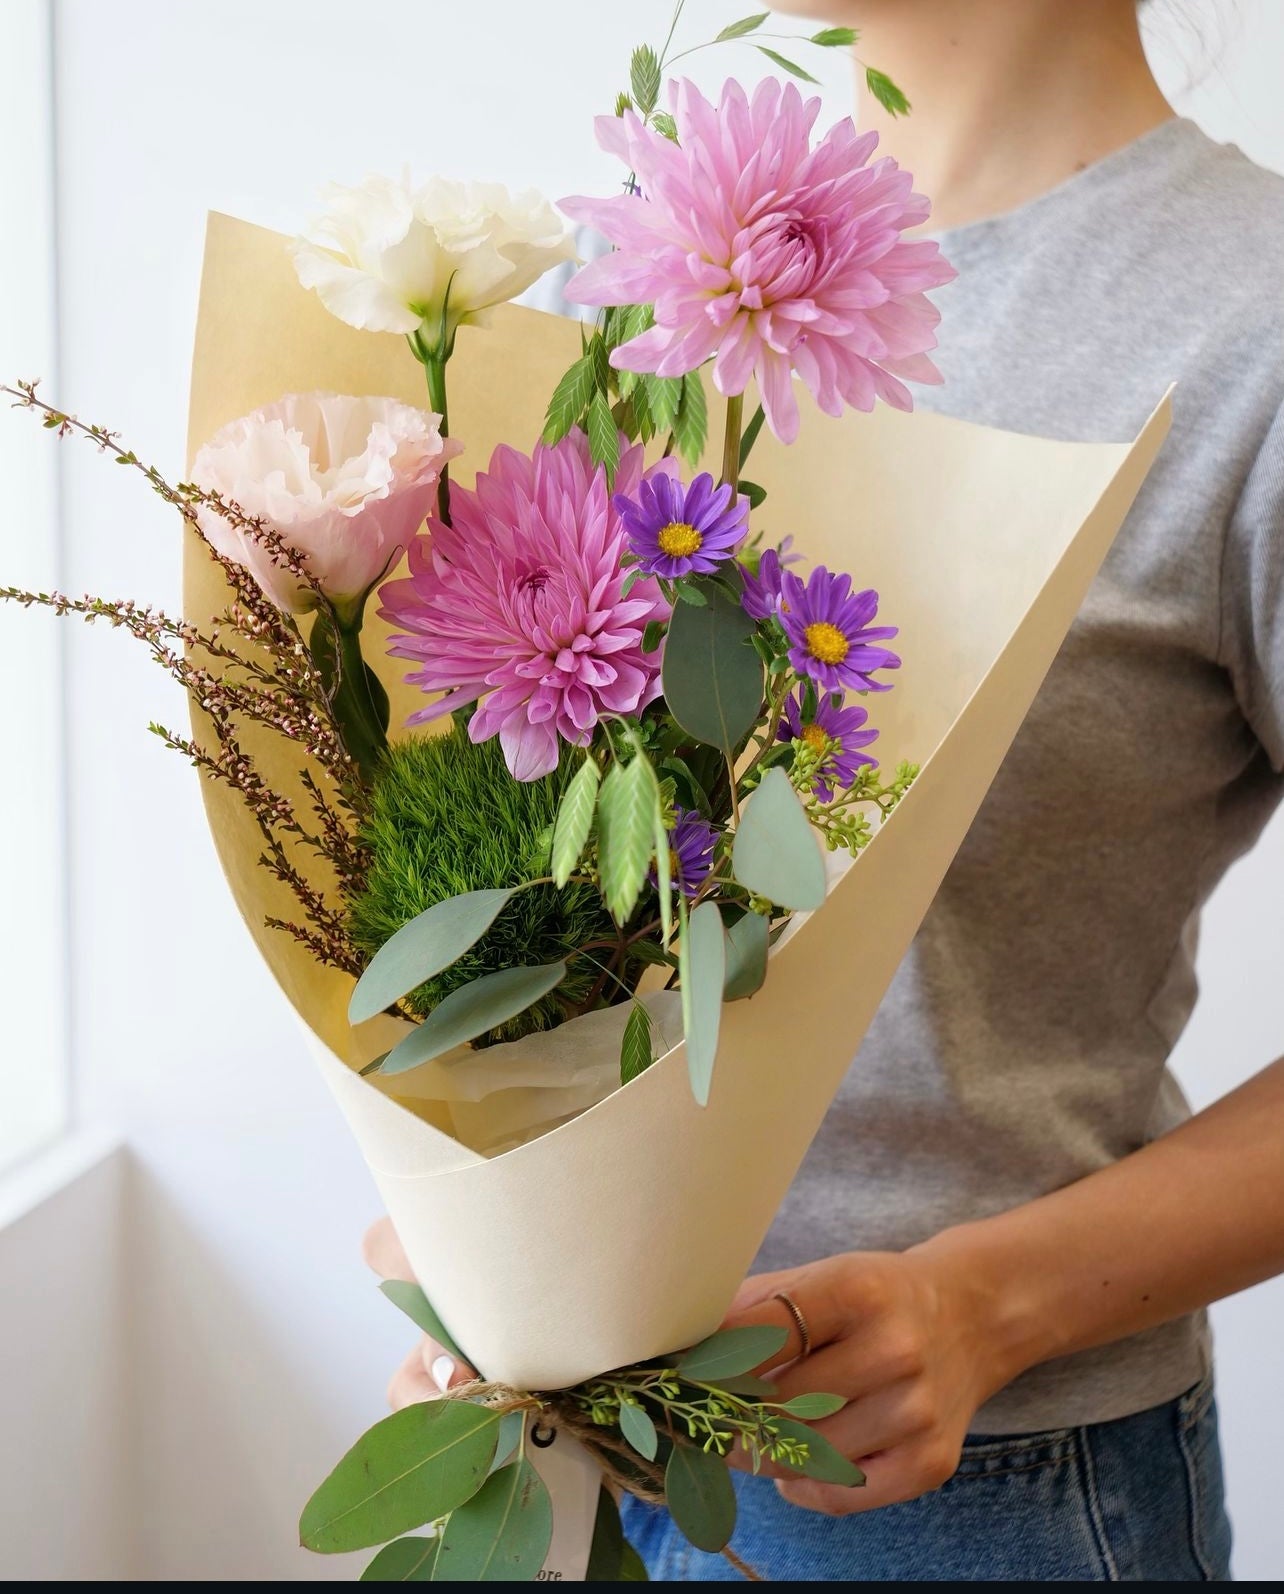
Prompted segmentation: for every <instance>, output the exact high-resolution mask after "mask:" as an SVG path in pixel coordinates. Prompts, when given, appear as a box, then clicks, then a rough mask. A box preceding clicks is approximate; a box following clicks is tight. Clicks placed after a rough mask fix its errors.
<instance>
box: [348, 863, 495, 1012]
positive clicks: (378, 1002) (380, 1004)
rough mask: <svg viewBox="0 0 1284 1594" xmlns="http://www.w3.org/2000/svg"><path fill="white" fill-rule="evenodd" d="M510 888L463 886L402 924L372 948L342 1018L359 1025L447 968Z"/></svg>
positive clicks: (485, 927)
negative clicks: (472, 888)
mask: <svg viewBox="0 0 1284 1594" xmlns="http://www.w3.org/2000/svg"><path fill="white" fill-rule="evenodd" d="M512 894H513V893H512V891H511V890H505V889H500V890H493V891H466V892H465V893H464V894H463V895H462V896H458V897H447V898H446V900H445V901H444V902H437V903H434V904H433V906H432V907H431V908H428V909H426V910H425V911H424V912H423V913H421V914H419V915H417V917H415V918H413V919H411V920H410V922H409V923H408V924H403V925H402V927H401V928H400V929H399V930H398V931H397V933H396V934H395V935H394V936H392V937H391V938H390V939H389V940H387V941H385V942H384V944H383V945H382V946H381V947H380V948H379V950H378V951H377V952H376V953H375V955H374V957H373V958H371V960H370V966H369V967H368V968H367V969H366V970H365V972H364V973H363V974H362V976H361V978H360V979H359V980H358V981H357V987H356V989H355V990H354V991H353V993H352V997H351V999H350V1000H349V1002H348V1020H349V1022H350V1023H353V1024H361V1023H363V1022H364V1021H365V1020H366V1019H368V1018H373V1017H374V1016H375V1014H376V1013H382V1012H383V1010H384V1009H385V1008H386V1007H391V1006H392V1004H393V1003H394V1002H398V1001H400V1000H401V998H402V997H403V996H405V995H407V994H408V993H409V992H410V991H413V990H414V989H415V987H416V986H418V985H422V984H423V982H424V981H425V980H428V979H431V978H432V976H433V975H434V974H440V973H441V971H442V969H448V968H449V967H450V965H451V964H452V963H454V962H455V961H456V960H457V959H459V958H461V957H463V955H464V953H465V952H467V950H468V948H469V947H470V946H472V945H473V944H474V943H475V942H477V941H479V940H480V939H481V937H482V936H483V935H485V933H486V931H487V930H489V929H490V927H491V925H492V924H494V922H495V920H496V919H497V918H498V917H499V914H500V911H501V910H502V909H503V907H504V904H505V903H506V902H507V901H508V899H509V898H510V897H511V896H512Z"/></svg>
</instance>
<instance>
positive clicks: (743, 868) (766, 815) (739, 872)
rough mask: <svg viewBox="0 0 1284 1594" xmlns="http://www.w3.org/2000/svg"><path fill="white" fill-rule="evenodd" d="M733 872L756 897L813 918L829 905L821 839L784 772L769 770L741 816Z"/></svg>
mask: <svg viewBox="0 0 1284 1594" xmlns="http://www.w3.org/2000/svg"><path fill="white" fill-rule="evenodd" d="M731 871H732V873H733V874H734V875H735V877H736V879H737V880H738V881H739V882H740V884H741V885H742V886H745V887H746V888H747V889H748V890H750V891H752V892H753V893H754V895H755V896H759V897H765V898H766V899H767V901H768V902H775V903H778V904H779V906H780V907H782V908H794V909H796V910H798V911H799V912H810V911H811V910H813V909H815V908H819V907H820V906H821V904H822V903H823V902H824V900H825V865H824V861H823V860H822V858H821V855H820V847H819V844H818V843H817V840H816V834H815V832H814V831H813V830H812V828H811V824H810V822H809V821H808V819H807V815H806V813H805V812H804V811H803V806H802V804H801V803H800V802H799V801H798V797H797V795H796V793H795V792H794V788H793V787H792V786H791V785H790V784H789V776H788V775H786V774H785V772H784V770H783V769H769V770H768V771H767V773H766V774H765V775H764V776H763V777H762V783H761V784H760V785H759V787H758V789H757V790H756V791H754V792H752V793H751V794H750V796H749V799H748V801H747V802H746V803H745V805H744V808H743V810H742V812H741V815H740V826H739V829H738V830H737V831H736V835H735V840H734V841H733V843H732V846H731Z"/></svg>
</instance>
